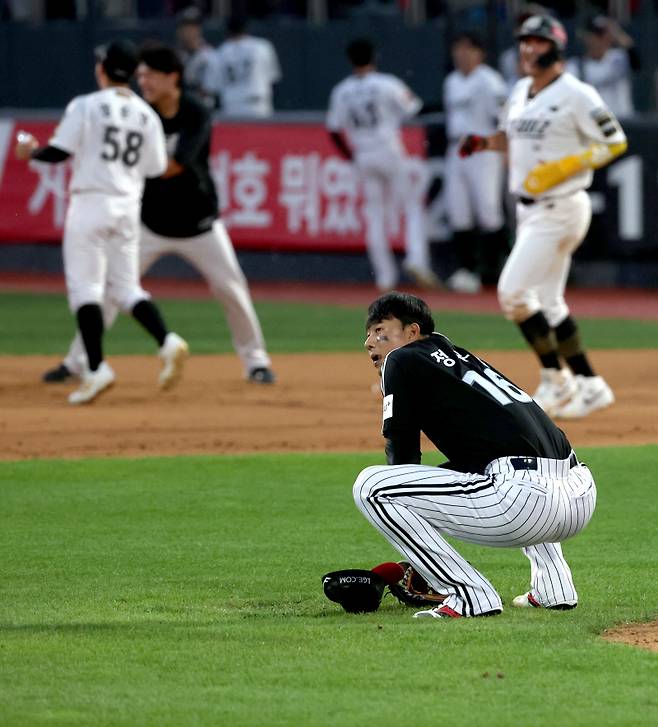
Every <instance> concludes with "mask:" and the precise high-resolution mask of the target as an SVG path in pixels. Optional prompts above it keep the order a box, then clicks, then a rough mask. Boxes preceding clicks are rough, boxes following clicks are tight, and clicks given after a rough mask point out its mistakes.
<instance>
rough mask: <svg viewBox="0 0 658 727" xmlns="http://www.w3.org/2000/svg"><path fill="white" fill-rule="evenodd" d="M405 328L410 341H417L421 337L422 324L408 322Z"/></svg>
mask: <svg viewBox="0 0 658 727" xmlns="http://www.w3.org/2000/svg"><path fill="white" fill-rule="evenodd" d="M404 328H405V332H406V334H407V337H408V339H409V340H410V341H415V340H416V339H418V338H420V326H419V325H418V323H408V324H407V325H406V326H405V327H404Z"/></svg>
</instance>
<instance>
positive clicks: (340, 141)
mask: <svg viewBox="0 0 658 727" xmlns="http://www.w3.org/2000/svg"><path fill="white" fill-rule="evenodd" d="M329 138H330V139H331V141H332V143H333V145H334V146H335V147H336V149H337V150H338V152H339V153H340V155H341V156H342V157H344V158H345V159H347V160H349V161H351V159H352V156H353V155H352V150H351V149H350V147H349V144H348V143H347V142H346V141H345V137H344V136H343V135H342V134H341V132H340V131H330V132H329Z"/></svg>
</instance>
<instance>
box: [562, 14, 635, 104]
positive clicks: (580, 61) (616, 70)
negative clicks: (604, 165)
mask: <svg viewBox="0 0 658 727" xmlns="http://www.w3.org/2000/svg"><path fill="white" fill-rule="evenodd" d="M583 42H584V43H585V55H584V56H582V57H579V58H570V59H569V61H568V63H567V70H568V71H569V73H573V75H574V76H576V78H580V79H581V80H582V81H585V82H586V83H590V84H591V85H592V86H594V88H595V89H596V90H597V91H598V92H599V93H600V94H601V98H602V99H603V101H604V102H605V103H606V104H607V106H608V108H609V109H610V110H611V111H612V113H613V114H615V115H616V116H621V117H623V116H631V115H632V114H633V113H634V112H635V109H634V107H633V86H632V73H633V71H637V70H639V68H640V66H641V63H640V57H639V55H638V53H637V51H636V50H635V43H634V42H633V39H632V38H631V36H630V35H628V33H625V32H624V31H623V30H622V29H621V27H620V26H619V23H618V22H617V21H616V20H613V19H612V18H607V17H605V16H604V15H596V16H595V17H593V18H590V19H589V20H588V21H587V23H586V24H585V30H584V32H583Z"/></svg>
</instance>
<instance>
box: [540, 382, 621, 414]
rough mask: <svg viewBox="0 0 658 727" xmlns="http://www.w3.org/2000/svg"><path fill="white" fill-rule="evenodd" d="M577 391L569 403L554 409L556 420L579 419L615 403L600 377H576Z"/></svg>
mask: <svg viewBox="0 0 658 727" xmlns="http://www.w3.org/2000/svg"><path fill="white" fill-rule="evenodd" d="M575 378H576V386H577V391H576V393H575V395H574V396H573V397H572V398H571V400H570V401H568V402H566V403H565V404H563V405H562V406H558V407H556V408H555V411H554V414H553V415H554V416H555V418H556V419H581V418H582V417H586V416H588V415H589V414H591V413H592V412H595V411H598V410H599V409H605V408H606V407H607V406H610V405H611V404H614V403H615V395H614V394H613V393H612V389H611V388H610V387H609V386H608V384H607V383H606V382H605V379H604V378H603V377H602V376H580V375H578V376H576V377H575Z"/></svg>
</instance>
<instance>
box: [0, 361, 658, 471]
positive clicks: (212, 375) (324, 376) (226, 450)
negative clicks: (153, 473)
mask: <svg viewBox="0 0 658 727" xmlns="http://www.w3.org/2000/svg"><path fill="white" fill-rule="evenodd" d="M478 353H479V355H481V356H482V357H483V358H485V359H486V360H488V361H489V362H490V363H491V364H492V365H494V366H495V367H496V368H499V369H501V370H502V371H504V372H505V373H506V374H507V375H509V376H510V378H511V379H512V380H514V381H516V382H517V383H518V384H519V385H520V386H521V387H523V388H524V389H526V390H528V391H533V390H534V388H535V387H536V385H537V368H536V365H535V363H534V360H533V358H532V356H531V355H530V354H529V353H527V352H525V351H518V352H517V351H514V352H486V351H484V352H478ZM594 361H595V365H596V366H597V368H598V369H599V370H600V372H601V373H602V374H603V375H604V376H605V377H606V379H607V380H608V381H609V382H610V384H611V386H612V388H613V390H614V392H615V395H616V396H617V403H616V404H615V405H614V406H613V407H611V408H609V409H607V410H605V411H601V412H597V413H596V414H594V415H592V416H590V417H588V418H587V419H584V420H581V421H571V422H561V423H560V426H561V427H562V428H563V429H564V430H565V432H566V433H567V435H568V436H569V439H570V440H571V442H572V443H573V444H574V445H575V446H576V447H578V446H585V445H597V446H610V445H623V444H650V443H658V420H657V418H656V415H655V413H656V411H658V352H657V351H650V350H646V351H633V352H629V351H597V352H596V353H595V355H594ZM56 363H57V360H56V359H54V358H52V357H44V356H20V357H11V356H3V357H1V358H0V434H1V438H2V442H3V444H4V446H3V447H2V451H1V452H0V458H1V459H4V460H13V459H25V458H33V457H38V458H53V457H57V458H60V457H61V458H68V457H96V456H117V455H118V456H131V457H132V456H157V455H176V454H231V453H238V452H245V453H246V452H276V451H280V452H297V451H325V452H326V451H363V450H366V451H367V450H379V451H381V450H382V446H383V440H382V438H381V435H380V426H381V396H380V394H379V391H378V378H377V373H376V371H375V370H374V369H373V368H372V366H371V365H370V363H369V361H368V359H367V357H366V355H365V353H343V354H338V353H327V354H325V353H323V354H288V355H278V356H276V357H275V359H274V368H275V370H276V373H277V375H278V382H277V383H276V384H275V385H274V386H266V385H259V384H251V383H247V382H246V381H244V380H243V378H242V372H241V370H240V366H239V363H238V360H237V358H236V357H235V356H233V355H208V356H192V357H191V358H190V360H189V362H188V365H187V367H186V371H185V375H184V379H183V381H182V382H181V383H180V385H179V386H178V387H177V388H176V389H174V390H173V391H170V392H160V391H159V390H158V389H157V385H156V381H157V374H158V370H159V360H158V359H157V358H156V357H155V356H115V357H113V358H112V359H111V361H110V363H111V365H112V366H113V367H114V369H115V371H116V373H117V383H116V385H115V386H114V387H113V388H112V389H111V390H109V391H107V392H106V393H104V394H103V395H102V396H101V397H99V399H98V400H97V401H95V402H94V403H93V404H92V405H88V406H82V407H72V406H70V405H69V404H68V403H67V394H68V392H69V391H71V390H72V389H73V388H74V387H75V383H68V384H44V383H42V382H41V380H40V379H41V374H42V373H43V372H44V371H45V370H46V369H47V368H49V367H51V366H53V365H54V364H56ZM373 389H374V390H373ZM430 448H431V447H430V445H429V444H428V445H427V446H426V447H424V449H425V450H426V451H429V450H430Z"/></svg>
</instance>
